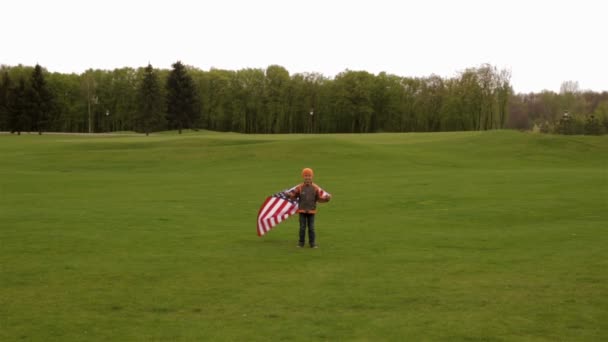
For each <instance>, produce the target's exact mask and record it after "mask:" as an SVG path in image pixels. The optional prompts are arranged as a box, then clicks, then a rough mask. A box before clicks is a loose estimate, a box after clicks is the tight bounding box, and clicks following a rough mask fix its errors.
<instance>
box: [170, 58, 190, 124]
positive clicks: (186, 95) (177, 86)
mask: <svg viewBox="0 0 608 342" xmlns="http://www.w3.org/2000/svg"><path fill="white" fill-rule="evenodd" d="M167 119H168V120H169V124H170V126H171V127H172V128H177V129H178V131H179V133H180V134H181V133H182V129H183V128H192V127H193V124H194V123H195V122H196V121H197V119H198V93H197V92H196V88H195V86H194V82H193V81H192V78H191V77H190V76H189V75H188V73H187V72H186V67H185V66H184V65H183V64H182V63H181V62H180V61H177V62H176V63H175V64H173V70H171V73H170V74H169V77H168V79H167Z"/></svg>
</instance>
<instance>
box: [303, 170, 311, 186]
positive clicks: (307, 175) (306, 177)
mask: <svg viewBox="0 0 608 342" xmlns="http://www.w3.org/2000/svg"><path fill="white" fill-rule="evenodd" d="M312 176H313V172H312V169H311V168H308V167H307V168H305V169H304V170H302V178H304V183H306V184H310V183H312Z"/></svg>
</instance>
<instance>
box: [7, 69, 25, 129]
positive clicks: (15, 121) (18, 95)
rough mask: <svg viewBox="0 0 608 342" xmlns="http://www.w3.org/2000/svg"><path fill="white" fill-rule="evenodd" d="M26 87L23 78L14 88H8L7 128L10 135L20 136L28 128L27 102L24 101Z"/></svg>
mask: <svg viewBox="0 0 608 342" xmlns="http://www.w3.org/2000/svg"><path fill="white" fill-rule="evenodd" d="M26 96H27V86H26V84H25V80H24V79H23V78H20V79H19V82H18V84H17V85H16V86H15V87H12V88H10V91H9V96H8V97H9V99H8V100H9V101H8V126H9V130H10V131H11V134H12V133H15V132H17V134H18V135H21V131H23V130H24V129H25V128H26V127H28V126H29V122H30V120H29V116H28V112H29V111H28V102H27V100H26Z"/></svg>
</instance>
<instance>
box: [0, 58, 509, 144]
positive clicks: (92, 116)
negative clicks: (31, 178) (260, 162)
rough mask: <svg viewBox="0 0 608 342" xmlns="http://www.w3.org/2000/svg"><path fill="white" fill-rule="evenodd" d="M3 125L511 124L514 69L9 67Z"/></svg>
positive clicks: (0, 95) (241, 128) (317, 128)
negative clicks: (329, 72)
mask: <svg viewBox="0 0 608 342" xmlns="http://www.w3.org/2000/svg"><path fill="white" fill-rule="evenodd" d="M0 73H1V77H0V130H9V131H11V132H21V131H37V132H42V131H62V132H111V131H130V130H134V131H138V132H146V133H148V132H153V131H159V130H167V129H177V130H179V131H180V132H181V130H182V129H186V128H189V129H198V128H200V129H210V130H217V131H234V132H242V133H306V132H319V133H330V132H344V133H346V132H348V133H367V132H430V131H456V130H486V129H494V128H503V127H504V126H505V123H506V122H507V116H508V113H507V108H508V102H509V97H510V95H511V93H512V90H511V86H510V74H509V72H508V71H506V70H498V69H497V68H495V67H493V66H491V65H482V66H480V67H476V68H470V69H467V70H465V71H463V72H461V73H460V74H458V75H457V76H455V77H452V78H442V77H439V76H435V75H432V76H429V77H420V78H414V77H401V76H397V75H392V74H387V73H379V74H377V75H374V74H371V73H369V72H366V71H352V70H346V71H344V72H342V73H340V74H338V75H337V76H335V77H334V78H329V77H325V76H323V75H322V74H319V73H297V74H293V75H290V73H289V72H288V71H287V70H286V69H285V68H284V67H282V66H279V65H271V66H269V67H268V68H266V69H242V70H237V71H233V70H220V69H211V70H209V71H203V70H200V69H197V68H194V67H190V66H186V65H184V64H182V63H181V62H176V63H175V64H173V68H172V69H171V70H166V69H154V68H153V67H152V66H151V65H148V66H147V67H142V68H137V69H133V68H120V69H114V70H111V71H110V70H93V69H90V70H87V71H86V72H84V73H82V74H64V73H55V72H54V73H50V72H48V71H46V70H45V69H44V68H42V67H40V66H39V65H36V66H35V67H33V68H32V67H27V66H21V65H19V66H13V67H9V66H3V67H2V68H1V69H0Z"/></svg>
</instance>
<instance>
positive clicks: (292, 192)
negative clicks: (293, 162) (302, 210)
mask: <svg viewBox="0 0 608 342" xmlns="http://www.w3.org/2000/svg"><path fill="white" fill-rule="evenodd" d="M285 195H287V196H288V197H289V198H291V199H296V198H298V196H300V187H299V186H295V187H293V188H291V189H289V190H287V191H285Z"/></svg>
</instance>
